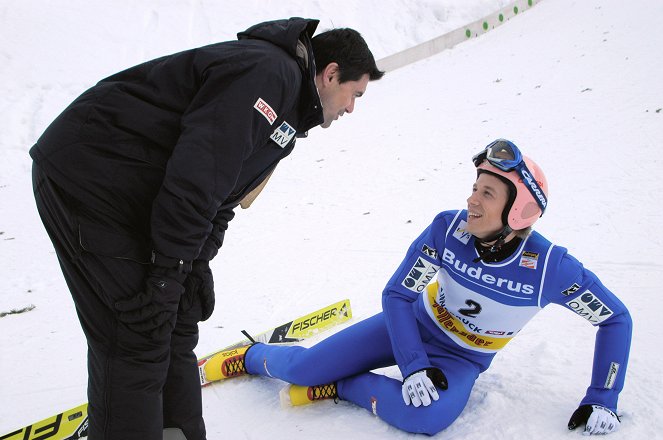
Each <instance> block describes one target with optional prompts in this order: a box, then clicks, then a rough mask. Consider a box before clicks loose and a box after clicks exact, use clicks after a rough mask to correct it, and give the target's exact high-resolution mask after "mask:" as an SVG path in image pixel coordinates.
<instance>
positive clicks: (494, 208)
mask: <svg viewBox="0 0 663 440" xmlns="http://www.w3.org/2000/svg"><path fill="white" fill-rule="evenodd" d="M508 199H509V188H508V187H507V186H506V184H505V183H504V182H502V181H501V180H500V179H498V178H497V177H495V176H493V175H490V174H487V173H481V174H479V177H478V178H477V180H476V182H475V183H474V185H473V186H472V194H471V195H470V197H468V198H467V226H466V231H467V232H469V233H470V234H472V235H474V236H475V237H478V238H486V237H490V236H491V235H495V234H496V233H498V232H499V231H501V230H502V228H503V227H504V224H503V223H502V211H504V207H505V206H506V202H507V200H508Z"/></svg>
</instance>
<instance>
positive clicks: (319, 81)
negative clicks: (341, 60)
mask: <svg viewBox="0 0 663 440" xmlns="http://www.w3.org/2000/svg"><path fill="white" fill-rule="evenodd" d="M339 78H340V72H339V70H338V65H337V64H336V63H330V64H329V65H328V66H327V67H326V68H325V69H324V70H323V71H322V73H320V74H318V75H316V77H315V83H316V85H317V86H318V94H319V95H320V102H321V103H322V114H323V116H324V119H325V120H324V122H323V123H322V124H321V127H322V128H327V127H329V126H330V125H331V123H332V122H334V121H335V120H337V119H338V118H339V117H340V116H343V115H344V114H345V113H352V111H353V110H354V108H355V99H356V98H359V97H360V96H362V95H363V94H364V93H365V92H366V86H367V85H368V80H369V76H368V73H366V74H364V75H363V76H362V77H361V78H359V80H358V81H346V82H344V83H340V82H339Z"/></svg>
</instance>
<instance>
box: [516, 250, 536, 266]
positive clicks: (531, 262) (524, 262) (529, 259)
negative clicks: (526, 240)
mask: <svg viewBox="0 0 663 440" xmlns="http://www.w3.org/2000/svg"><path fill="white" fill-rule="evenodd" d="M538 261H539V254H537V253H536V252H528V251H524V252H523V253H522V255H521V256H520V266H522V267H526V268H528V269H536V264H537V262H538Z"/></svg>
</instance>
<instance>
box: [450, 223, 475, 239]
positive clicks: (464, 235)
mask: <svg viewBox="0 0 663 440" xmlns="http://www.w3.org/2000/svg"><path fill="white" fill-rule="evenodd" d="M465 226H467V222H466V221H465V220H461V221H460V223H459V224H458V227H457V228H456V230H455V231H454V234H453V235H454V237H455V238H457V239H458V240H460V241H461V242H462V243H463V244H467V242H468V241H470V237H471V236H472V234H470V233H469V232H467V231H466V230H465Z"/></svg>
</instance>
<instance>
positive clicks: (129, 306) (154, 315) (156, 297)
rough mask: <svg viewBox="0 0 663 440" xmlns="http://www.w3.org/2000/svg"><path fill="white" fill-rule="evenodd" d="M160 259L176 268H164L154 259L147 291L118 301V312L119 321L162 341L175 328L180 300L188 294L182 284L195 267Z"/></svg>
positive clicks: (159, 257) (145, 288)
mask: <svg viewBox="0 0 663 440" xmlns="http://www.w3.org/2000/svg"><path fill="white" fill-rule="evenodd" d="M156 258H157V260H158V261H157V263H162V264H163V263H166V264H169V265H170V263H171V261H175V263H173V265H172V267H164V266H161V265H158V264H155V257H153V264H152V267H151V269H150V272H149V274H148V275H147V277H146V278H145V285H144V288H143V291H142V292H139V293H138V294H136V295H134V296H132V297H131V298H128V299H124V300H120V301H117V302H116V303H115V310H117V311H118V312H119V313H118V319H119V320H120V321H121V322H123V323H124V324H126V325H127V326H128V327H129V328H130V329H132V330H133V331H135V332H137V333H141V334H144V335H147V336H150V337H152V338H155V339H160V338H164V337H166V336H167V335H169V334H170V333H172V331H173V329H174V328H175V322H176V320H177V309H178V308H179V303H180V297H181V296H182V293H184V287H183V286H182V282H183V281H184V279H185V278H186V274H187V272H188V271H190V270H191V264H184V263H183V262H182V261H179V260H174V259H171V258H168V257H163V256H158V257H156ZM187 269H188V270H187Z"/></svg>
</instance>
